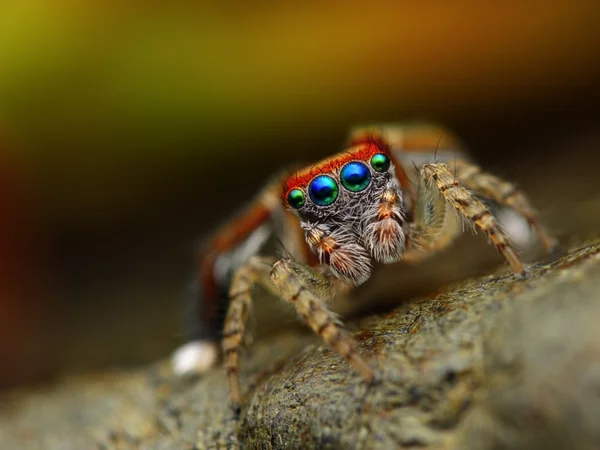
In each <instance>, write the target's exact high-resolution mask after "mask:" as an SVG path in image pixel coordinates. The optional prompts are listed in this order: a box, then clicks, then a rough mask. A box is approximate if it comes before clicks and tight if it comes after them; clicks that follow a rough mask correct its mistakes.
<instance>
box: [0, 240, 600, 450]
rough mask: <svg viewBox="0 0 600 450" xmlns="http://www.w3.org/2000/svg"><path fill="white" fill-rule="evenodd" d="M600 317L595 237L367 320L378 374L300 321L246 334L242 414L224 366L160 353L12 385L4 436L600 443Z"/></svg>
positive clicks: (90, 441)
mask: <svg viewBox="0 0 600 450" xmlns="http://www.w3.org/2000/svg"><path fill="white" fill-rule="evenodd" d="M598 317H600V244H597V243H596V244H588V245H584V246H583V247H580V248H579V249H576V250H573V251H571V252H570V253H568V254H566V255H565V256H563V257H561V258H559V259H557V260H555V261H553V262H549V263H540V264H537V265H534V266H533V267H532V272H531V276H530V277H529V278H527V279H519V278H518V277H516V276H513V275H506V274H501V275H498V274H496V275H492V276H487V277H483V278H477V279H472V280H467V281H465V282H462V283H459V284H456V285H453V286H451V287H448V288H446V289H444V290H442V291H440V292H438V293H435V294H432V295H429V296H427V297H422V298H419V299H416V300H414V301H411V302H409V303H407V304H405V305H402V306H400V307H397V308H396V309H394V310H393V311H391V312H389V313H386V314H380V315H374V316H370V317H367V318H365V319H362V320H361V321H360V322H358V323H355V324H354V330H355V331H354V335H355V337H356V338H357V340H358V341H359V342H360V349H361V352H362V353H363V354H364V355H368V358H369V359H370V361H371V362H372V364H374V365H376V366H377V367H378V369H379V371H380V374H381V378H382V382H381V383H379V384H377V385H373V386H369V385H367V384H366V383H365V382H364V381H363V380H362V379H361V378H360V377H359V376H358V375H357V374H356V373H355V372H354V371H353V370H352V369H350V368H349V367H348V366H347V365H346V364H345V363H344V362H343V361H342V360H341V359H340V358H339V357H338V356H337V355H335V354H334V353H333V352H332V351H331V350H329V349H327V348H324V347H321V346H319V345H318V343H317V341H316V340H315V339H314V338H313V337H312V336H310V335H309V334H298V333H292V332H287V333H282V334H281V335H279V336H278V337H277V339H270V340H269V341H268V342H257V343H256V344H254V345H253V346H251V347H250V348H249V349H248V350H247V354H246V356H245V358H244V360H243V366H242V386H243V389H244V390H243V393H244V405H245V406H244V408H243V410H242V412H241V417H240V419H239V420H236V419H235V418H234V416H233V414H232V412H231V411H230V410H229V408H228V402H227V386H226V380H225V377H224V375H223V371H222V368H220V367H219V368H217V369H215V370H213V371H211V372H209V373H208V374H206V375H204V376H202V377H200V378H184V379H181V378H179V379H178V378H176V377H174V376H172V375H171V374H170V372H169V369H168V364H166V363H164V362H162V363H157V364H156V365H155V366H153V367H149V368H145V369H140V370H137V371H131V372H112V373H106V374H103V375H96V376H93V377H78V378H72V379H67V380H64V381H63V382H62V383H61V384H60V385H57V386H52V387H48V388H46V389H37V390H31V389H29V390H23V391H20V392H16V393H15V392H13V393H11V394H10V395H8V396H6V397H5V398H3V400H2V410H1V411H2V413H1V416H0V447H1V448H7V449H12V448H15V449H17V448H19V449H37V448H39V449H93V448H99V449H129V448H132V449H133V448H136V449H137V448H144V449H157V450H158V449H182V448H183V449H203V448H238V447H243V448H261V449H262V448H265V449H268V448H351V449H362V448H369V449H370V448H375V449H379V448H381V449H388V448H397V447H402V448H432V449H433V448H443V449H471V448H472V449H475V448H477V449H509V448H510V449H515V448H517V449H518V448H523V449H525V448H527V449H532V448H534V449H535V448H540V449H542V448H544V449H548V448H551V449H572V448H578V449H588V448H590V449H591V448H598V447H599V446H600V431H598V430H600V327H598V325H597V322H598Z"/></svg>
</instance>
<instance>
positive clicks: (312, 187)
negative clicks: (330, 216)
mask: <svg viewBox="0 0 600 450" xmlns="http://www.w3.org/2000/svg"><path fill="white" fill-rule="evenodd" d="M339 192H340V188H339V187H338V184H337V183H336V181H335V180H334V179H333V178H332V177H330V176H329V175H319V176H318V177H316V178H314V179H313V180H312V181H311V182H310V184H309V185H308V195H309V196H310V199H311V200H312V201H313V203H314V204H315V205H318V206H329V205H331V204H332V203H333V202H335V201H336V200H337V198H338V194H339Z"/></svg>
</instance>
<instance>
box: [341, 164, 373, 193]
mask: <svg viewBox="0 0 600 450" xmlns="http://www.w3.org/2000/svg"><path fill="white" fill-rule="evenodd" d="M340 181H341V182H342V185H343V186H344V187H345V188H346V189H348V190H349V191H352V192H360V191H363V190H365V189H366V187H367V186H368V185H369V183H370V182H371V171H370V170H369V168H368V167H367V166H366V165H365V164H363V163H361V162H356V161H353V162H349V163H348V164H346V165H345V166H344V167H342V170H341V171H340Z"/></svg>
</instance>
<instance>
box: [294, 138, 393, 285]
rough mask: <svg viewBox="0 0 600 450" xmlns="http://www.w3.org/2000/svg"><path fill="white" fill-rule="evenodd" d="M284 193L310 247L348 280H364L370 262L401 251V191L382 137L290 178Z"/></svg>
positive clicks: (369, 273) (367, 276)
mask: <svg viewBox="0 0 600 450" xmlns="http://www.w3.org/2000/svg"><path fill="white" fill-rule="evenodd" d="M283 195H284V197H283V201H284V203H285V204H286V205H287V206H289V207H290V208H291V209H292V210H293V211H294V212H295V213H296V214H297V215H298V217H299V218H300V222H301V226H302V228H303V230H304V233H305V237H306V241H307V243H308V245H309V247H310V248H311V250H312V251H313V252H314V253H315V254H316V255H317V256H318V257H319V260H320V262H321V263H322V264H327V265H328V266H329V267H330V269H331V270H332V272H333V273H334V274H335V275H336V276H337V277H339V278H341V279H343V280H344V281H346V282H349V283H352V284H355V285H359V284H362V283H363V282H365V281H366V280H367V279H368V278H369V277H370V275H371V270H372V264H373V261H377V262H384V263H388V262H393V261H396V260H398V259H399V258H400V256H401V254H402V251H403V250H404V233H403V230H402V224H403V215H402V193H401V191H400V188H399V183H398V180H397V179H396V177H395V175H394V167H393V165H392V163H391V158H390V154H389V150H388V148H387V146H386V145H385V144H384V143H383V142H382V141H380V140H373V139H371V140H368V141H366V142H362V143H359V144H357V145H356V146H354V147H352V148H350V149H349V150H347V151H345V152H343V153H340V154H337V155H334V156H332V157H330V158H327V159H325V160H323V161H321V162H319V163H317V164H316V165H313V166H310V167H308V168H306V169H304V170H302V171H300V172H298V173H296V174H294V175H292V176H290V177H289V178H288V179H287V180H286V182H285V183H284V192H283Z"/></svg>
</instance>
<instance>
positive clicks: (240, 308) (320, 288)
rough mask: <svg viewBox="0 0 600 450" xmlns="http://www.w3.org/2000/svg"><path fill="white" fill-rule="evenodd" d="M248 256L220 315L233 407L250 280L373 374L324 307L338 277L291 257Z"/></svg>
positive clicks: (367, 375) (235, 405)
mask: <svg viewBox="0 0 600 450" xmlns="http://www.w3.org/2000/svg"><path fill="white" fill-rule="evenodd" d="M273 262H274V260H273V259H272V258H259V257H254V258H251V259H250V260H249V261H248V262H247V263H246V264H244V265H243V266H242V267H240V268H239V269H238V270H237V272H236V273H235V275H234V277H233V281H232V284H231V290H230V298H231V299H230V304H229V310H228V312H227V317H226V319H225V329H224V333H223V342H222V344H223V352H224V354H225V369H226V372H227V377H228V381H229V389H230V391H229V395H230V400H231V404H232V406H233V408H234V409H235V410H236V411H238V410H239V407H240V404H241V395H240V385H239V376H238V371H239V350H240V347H241V345H242V339H243V335H244V331H245V328H246V321H247V318H248V313H249V310H250V307H251V303H252V298H251V295H250V294H251V289H252V287H253V286H254V285H255V284H260V285H262V286H264V287H266V288H268V289H269V290H270V291H271V292H272V293H274V294H275V295H277V296H278V297H280V298H282V299H283V300H286V301H288V302H290V303H292V304H293V305H294V306H295V308H296V311H297V312H298V313H299V315H300V316H301V317H302V318H303V319H304V320H305V322H306V323H307V324H308V325H309V326H310V327H311V328H312V330H313V331H314V332H315V333H316V334H318V335H319V336H320V337H321V338H322V339H323V340H324V341H325V342H326V343H327V344H329V345H330V346H331V347H333V348H334V349H335V350H336V351H337V352H338V353H339V354H340V355H342V356H343V357H344V358H345V359H346V360H348V361H349V362H350V363H351V364H352V365H353V366H354V367H355V368H356V369H357V370H358V371H359V372H360V374H361V375H363V376H364V377H365V378H367V379H369V380H373V379H374V378H375V374H374V372H373V369H371V367H369V365H368V364H367V363H366V362H365V361H364V360H363V359H362V358H361V357H360V356H359V355H358V353H357V350H356V343H355V341H354V340H353V339H352V338H351V337H350V336H349V335H348V334H347V333H346V332H345V331H344V330H343V329H342V328H341V324H340V322H339V321H338V320H337V317H336V316H335V315H334V314H333V313H332V312H331V311H329V310H328V309H327V307H326V306H325V303H324V299H325V298H331V297H333V296H334V295H335V294H336V293H337V292H339V291H340V290H341V289H343V287H344V286H343V285H342V284H341V282H340V281H339V280H338V279H337V278H335V277H333V275H331V274H328V273H323V272H320V271H319V270H316V269H313V268H311V267H309V266H306V265H304V264H302V263H300V262H298V261H295V260H293V259H292V258H288V257H286V258H283V259H280V260H279V261H275V262H274V264H272V263H273Z"/></svg>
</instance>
